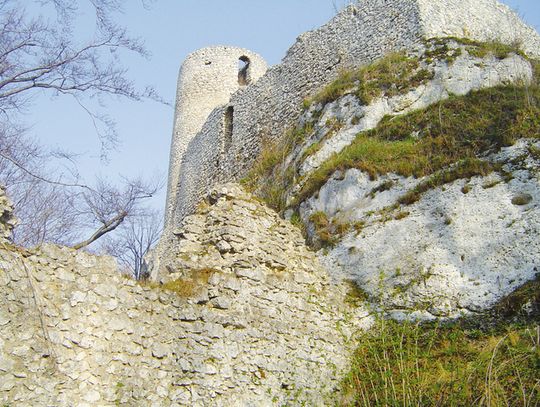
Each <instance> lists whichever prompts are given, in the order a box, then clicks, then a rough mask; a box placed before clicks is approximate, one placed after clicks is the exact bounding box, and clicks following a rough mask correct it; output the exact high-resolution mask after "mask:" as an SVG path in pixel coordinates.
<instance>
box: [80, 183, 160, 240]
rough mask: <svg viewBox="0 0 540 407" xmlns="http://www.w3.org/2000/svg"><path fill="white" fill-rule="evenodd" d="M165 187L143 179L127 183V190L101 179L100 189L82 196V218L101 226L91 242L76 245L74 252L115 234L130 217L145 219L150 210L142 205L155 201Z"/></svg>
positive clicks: (93, 234) (125, 185)
mask: <svg viewBox="0 0 540 407" xmlns="http://www.w3.org/2000/svg"><path fill="white" fill-rule="evenodd" d="M162 186H163V185H162V183H161V182H160V181H157V180H156V181H154V182H147V181H143V180H141V179H136V180H127V179H126V180H125V183H124V186H123V188H119V187H117V186H114V185H112V184H110V183H107V182H105V181H104V180H101V179H98V182H97V188H96V189H91V190H88V191H84V192H83V193H82V197H83V200H84V205H82V207H83V208H84V209H83V211H81V214H82V215H87V217H89V218H91V219H93V220H94V223H97V224H98V225H99V226H98V228H97V230H96V231H95V232H94V233H92V235H91V236H90V237H89V238H87V239H85V240H83V241H81V242H79V243H76V244H75V245H73V248H74V249H80V248H82V247H86V246H88V245H90V244H92V243H93V242H95V241H96V240H97V239H99V238H100V237H101V236H103V235H105V234H106V233H109V232H112V231H113V230H115V229H116V228H117V227H118V226H120V224H121V223H122V222H123V221H124V220H125V219H126V218H127V217H128V216H129V217H140V216H143V215H145V214H146V210H145V209H143V208H141V203H142V201H144V200H145V199H147V198H151V197H152V196H153V195H154V194H155V193H156V192H157V191H159V190H160V189H161V188H162Z"/></svg>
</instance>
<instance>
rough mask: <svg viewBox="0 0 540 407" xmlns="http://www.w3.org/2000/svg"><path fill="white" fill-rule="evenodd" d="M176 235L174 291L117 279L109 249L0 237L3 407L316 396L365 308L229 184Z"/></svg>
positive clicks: (287, 231) (284, 228) (261, 401)
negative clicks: (31, 244)
mask: <svg viewBox="0 0 540 407" xmlns="http://www.w3.org/2000/svg"><path fill="white" fill-rule="evenodd" d="M4 204H5V201H4V197H3V196H2V195H0V211H2V213H4V214H7V213H9V212H10V210H11V209H10V207H9V206H6V205H4ZM0 220H2V223H0V228H5V230H7V229H9V224H6V223H4V220H5V219H4V217H1V218H0ZM2 230H4V229H2ZM181 232H182V233H183V235H184V236H185V240H184V242H183V244H182V245H181V246H180V247H178V250H177V251H176V252H175V256H176V259H177V263H176V264H169V265H168V266H169V268H170V270H171V271H176V272H177V273H176V274H174V273H173V274H171V275H170V276H169V278H174V279H178V281H182V282H183V284H184V285H185V286H184V290H179V291H178V290H177V291H174V290H169V289H167V285H164V286H162V287H159V286H157V285H140V284H139V283H137V282H135V281H133V280H132V279H129V278H125V277H122V276H121V275H120V274H119V273H118V270H117V267H116V264H115V262H114V261H113V259H112V258H109V257H99V256H93V255H89V254H86V253H83V252H78V251H75V250H72V249H69V248H65V247H64V248H62V247H58V246H53V245H45V246H43V247H42V248H40V249H36V250H30V251H29V250H24V249H20V248H17V247H15V246H13V245H11V244H10V243H9V241H7V240H5V239H2V240H1V241H0V285H1V286H2V290H1V291H0V404H1V405H9V406H29V405H31V406H80V407H86V406H88V407H90V406H114V405H121V406H135V405H136V406H156V407H158V406H159V407H161V406H182V405H188V406H224V407H225V406H226V407H229V406H248V405H253V406H266V405H275V404H278V405H283V404H300V403H302V402H303V403H307V404H308V405H321V404H324V400H325V397H327V396H329V395H330V392H331V391H332V389H333V388H334V387H335V386H336V384H337V382H338V380H339V378H340V375H341V374H342V372H343V371H344V369H346V368H347V366H348V359H349V358H348V355H349V352H350V349H349V339H350V338H351V335H352V334H353V332H356V331H357V330H358V329H360V328H363V327H364V328H366V327H368V326H369V325H370V323H371V317H369V315H368V313H367V311H366V310H365V309H364V308H362V307H353V306H350V305H348V304H347V303H346V302H344V296H345V295H346V286H333V285H330V284H329V282H328V279H327V277H326V274H325V272H324V271H323V269H322V268H321V267H320V266H319V265H318V262H317V259H316V256H315V254H314V253H312V252H310V251H308V250H307V249H306V247H305V246H304V244H303V239H302V237H301V236H300V233H299V231H298V230H297V229H296V228H294V227H293V226H292V225H290V224H289V223H288V222H285V221H283V220H282V219H280V218H279V217H278V216H277V215H276V214H275V213H274V212H273V211H271V210H270V209H268V208H266V207H265V206H263V205H261V204H260V203H258V202H256V201H254V200H253V199H252V198H251V197H250V196H249V195H247V194H246V193H244V192H242V191H241V190H240V189H239V188H238V187H236V186H234V185H229V186H225V187H222V188H220V189H219V190H216V191H215V192H214V193H213V194H212V202H211V204H209V205H208V206H205V207H204V208H202V209H201V211H200V212H198V213H197V214H194V215H192V216H191V217H189V218H188V219H187V224H186V227H185V228H184V229H182V231H181ZM246 235H248V236H246ZM220 253H221V255H220ZM216 255H217V256H218V257H221V256H223V260H222V261H221V262H219V263H218V262H216ZM176 267H181V268H176ZM199 276H205V280H204V282H201V283H200V284H195V285H193V283H195V282H196V281H197V278H198V277H199ZM190 278H193V280H191V281H190ZM186 287H188V288H189V287H191V288H190V289H189V290H186V289H185V288H186Z"/></svg>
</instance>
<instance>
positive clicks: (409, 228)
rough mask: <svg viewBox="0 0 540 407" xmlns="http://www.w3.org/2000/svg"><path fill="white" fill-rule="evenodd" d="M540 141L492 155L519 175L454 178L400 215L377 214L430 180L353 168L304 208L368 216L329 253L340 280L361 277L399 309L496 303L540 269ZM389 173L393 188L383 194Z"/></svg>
mask: <svg viewBox="0 0 540 407" xmlns="http://www.w3.org/2000/svg"><path fill="white" fill-rule="evenodd" d="M538 148H540V142H533V141H526V140H520V141H519V142H517V143H516V144H515V145H514V146H512V147H507V148H504V149H503V150H502V151H501V152H500V153H498V154H495V155H492V156H490V157H489V160H491V161H492V162H496V163H499V164H502V165H503V169H504V170H505V171H507V173H508V174H512V176H511V178H512V179H511V180H510V181H508V182H506V181H505V180H503V178H502V177H501V176H500V175H499V174H491V175H490V176H487V177H473V178H471V179H470V180H457V181H454V182H452V183H450V184H446V185H444V187H438V188H434V189H433V190H431V191H428V192H427V193H426V194H425V195H424V196H423V197H422V198H421V199H420V200H419V201H418V202H416V203H414V204H412V205H409V206H408V207H407V208H405V209H403V211H406V215H407V216H405V217H403V218H400V217H399V216H398V219H395V218H390V219H388V220H385V219H384V217H382V216H369V213H370V212H371V213H373V212H377V211H378V210H380V209H381V208H384V207H388V206H390V205H392V204H393V203H395V202H396V200H397V199H398V197H399V196H401V195H402V194H403V193H404V191H407V190H408V189H410V188H411V187H413V186H414V185H416V184H417V183H418V182H422V179H414V178H403V177H400V176H396V175H395V174H388V175H387V176H384V177H381V178H379V179H378V180H370V179H369V177H368V176H367V175H366V174H365V173H362V172H360V171H358V170H355V169H352V170H348V171H347V172H346V173H345V174H344V175H343V176H342V177H340V178H341V179H335V178H334V179H331V180H330V181H329V182H328V183H327V184H326V185H325V186H324V187H323V188H322V189H321V190H320V191H319V194H318V196H317V198H311V199H309V200H308V201H307V202H306V204H305V206H304V211H306V212H304V216H308V214H309V213H315V212H318V211H323V212H325V213H328V215H329V217H330V218H331V219H341V220H344V219H347V221H348V222H357V221H363V222H365V225H364V227H363V228H362V230H361V231H360V232H358V233H350V234H347V236H345V237H344V238H343V239H342V240H341V241H340V242H339V243H338V244H337V245H336V246H335V247H334V248H332V249H330V250H328V251H320V253H319V254H320V258H321V261H322V262H323V263H324V264H325V265H326V268H327V270H328V271H329V273H330V274H331V275H332V276H333V277H334V278H336V279H337V280H339V279H342V278H347V279H352V280H354V281H356V282H357V283H358V285H360V286H361V287H362V288H363V289H365V290H366V291H367V292H368V293H369V294H370V295H372V296H373V298H376V299H377V301H380V303H381V304H382V305H383V307H384V308H385V309H386V310H388V312H389V313H390V314H391V315H393V316H396V317H401V316H403V315H405V314H407V315H409V316H413V317H417V318H428V319H429V318H434V317H458V316H461V315H467V314H471V313H472V314H474V313H478V312H482V311H484V310H486V309H488V308H489V307H491V306H492V305H493V304H494V303H495V302H496V301H498V300H499V299H500V298H502V297H503V296H505V295H507V294H510V293H511V292H512V291H514V290H515V289H516V288H517V287H519V286H520V285H522V284H523V283H525V282H526V281H529V280H531V279H534V278H535V276H536V274H537V273H539V272H540V269H539V266H538V260H539V253H540V242H539V241H538V236H540V177H539V174H540V161H539V160H538V157H536V158H535V157H533V156H531V155H530V154H529V151H531V150H533V149H538ZM389 180H391V182H392V185H393V186H392V187H391V188H389V189H388V190H385V191H383V192H379V193H377V194H375V196H373V194H372V193H371V191H373V190H374V188H376V187H377V186H379V185H381V184H382V183H384V182H387V181H389ZM401 213H404V212H401Z"/></svg>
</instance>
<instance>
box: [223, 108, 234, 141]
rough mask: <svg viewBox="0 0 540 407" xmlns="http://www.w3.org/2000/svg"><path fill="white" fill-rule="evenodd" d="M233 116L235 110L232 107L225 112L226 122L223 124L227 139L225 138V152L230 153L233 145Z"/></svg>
mask: <svg viewBox="0 0 540 407" xmlns="http://www.w3.org/2000/svg"><path fill="white" fill-rule="evenodd" d="M233 114H234V108H233V107H232V106H229V107H227V110H226V111H225V120H224V123H223V127H224V130H225V138H224V148H225V151H228V150H229V148H230V147H231V144H232V134H233Z"/></svg>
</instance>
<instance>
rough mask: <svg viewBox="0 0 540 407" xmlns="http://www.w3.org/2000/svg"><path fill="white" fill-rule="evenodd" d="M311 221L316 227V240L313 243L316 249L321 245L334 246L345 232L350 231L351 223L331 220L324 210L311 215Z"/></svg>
mask: <svg viewBox="0 0 540 407" xmlns="http://www.w3.org/2000/svg"><path fill="white" fill-rule="evenodd" d="M309 221H310V222H311V224H312V225H313V227H314V229H315V236H316V239H315V240H316V241H313V242H311V245H312V246H313V247H315V248H316V249H320V248H321V247H333V246H334V245H335V244H336V243H337V242H338V241H339V239H340V237H341V236H343V235H344V234H345V233H347V232H348V231H349V229H350V228H351V225H349V224H348V223H341V222H336V221H334V220H329V219H328V216H327V215H326V213H324V212H321V211H319V212H315V213H313V214H312V215H311V216H310V217H309Z"/></svg>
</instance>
